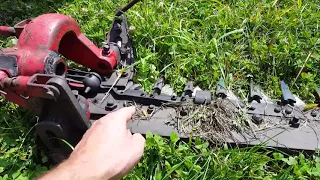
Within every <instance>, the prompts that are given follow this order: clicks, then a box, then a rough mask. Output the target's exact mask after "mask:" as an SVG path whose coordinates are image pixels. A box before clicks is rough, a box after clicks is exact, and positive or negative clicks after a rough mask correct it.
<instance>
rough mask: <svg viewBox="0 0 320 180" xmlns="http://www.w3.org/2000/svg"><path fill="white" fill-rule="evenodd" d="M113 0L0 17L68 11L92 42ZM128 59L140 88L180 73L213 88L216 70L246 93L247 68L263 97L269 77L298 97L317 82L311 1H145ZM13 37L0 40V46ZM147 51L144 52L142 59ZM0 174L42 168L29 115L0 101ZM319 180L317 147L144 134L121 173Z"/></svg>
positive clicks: (17, 8) (46, 5) (25, 4)
mask: <svg viewBox="0 0 320 180" xmlns="http://www.w3.org/2000/svg"><path fill="white" fill-rule="evenodd" d="M126 2H127V1H125V0H121V1H115V0H103V1H101V2H100V1H97V0H43V1H41V2H40V1H39V2H37V1H36V0H24V1H22V0H4V1H2V2H1V5H0V11H1V14H0V24H5V25H14V23H17V22H18V21H20V20H22V19H24V18H29V17H35V16H37V15H39V14H41V13H47V12H59V13H64V14H67V15H70V16H72V17H73V18H75V19H76V20H77V22H78V23H79V24H80V25H81V27H82V30H83V32H84V33H85V34H86V35H87V37H88V38H89V39H91V40H92V41H93V42H95V43H96V44H97V45H99V46H101V42H102V41H103V40H104V37H105V33H106V32H107V31H108V29H109V26H110V24H111V21H112V19H113V14H114V10H115V8H116V7H117V5H123V4H125V3H126ZM127 16H128V20H129V22H130V25H131V26H134V29H135V30H134V32H133V33H132V36H133V40H134V47H135V49H136V60H137V61H140V63H139V64H138V65H137V66H136V69H137V74H136V81H138V82H140V83H141V84H142V85H143V86H144V88H145V89H146V90H148V89H149V90H150V87H151V86H152V84H153V83H154V82H155V81H156V80H157V79H158V78H159V77H160V76H165V78H166V81H167V83H170V84H171V85H172V86H173V87H174V88H175V90H176V91H178V92H180V91H181V90H182V89H183V86H184V85H185V84H186V82H187V81H188V80H193V81H195V82H196V83H197V85H199V86H200V87H202V88H204V89H210V90H214V89H215V84H216V81H217V79H218V78H219V77H220V76H223V77H225V78H226V80H227V85H228V86H229V87H230V88H231V89H233V90H234V91H235V92H237V94H238V95H239V96H241V97H242V98H246V92H247V84H246V81H247V80H246V75H248V74H252V75H254V77H255V81H256V82H258V83H260V85H261V87H262V89H263V90H264V92H266V93H267V94H268V95H269V96H270V97H272V98H274V99H276V98H280V96H281V92H280V89H279V85H278V82H279V80H280V79H281V80H285V81H286V82H287V83H288V84H289V86H290V88H291V90H292V91H293V92H294V93H297V94H298V95H299V96H300V97H301V98H302V99H303V100H304V101H306V102H313V101H314V97H313V95H312V92H313V88H315V87H317V86H320V79H319V78H317V77H319V75H320V55H319V54H320V31H319V24H320V6H319V2H318V1H317V0H304V1H302V0H246V1H239V0H226V1H222V0H221V1H218V0H198V1H191V0H175V1H169V0H154V1H143V2H142V3H140V4H138V5H137V6H135V7H134V8H133V9H132V10H130V11H129V12H128V13H127ZM14 42H15V39H13V38H8V39H1V40H0V46H8V45H12V44H13V43H14ZM145 57H148V58H145ZM0 104H1V106H0V116H1V117H0V142H1V146H0V148H1V149H0V180H1V179H29V178H32V177H36V176H37V175H38V174H40V173H42V172H44V171H46V170H47V169H48V168H50V166H47V165H46V162H47V161H48V159H47V157H46V156H45V155H44V153H43V152H42V151H41V150H39V149H37V148H36V147H35V142H34V141H35V140H34V131H33V129H32V122H33V120H34V118H33V116H31V115H29V114H28V113H26V112H25V111H23V110H21V109H20V108H18V107H17V106H16V105H13V104H11V103H8V102H6V101H5V100H3V99H0ZM214 178H216V179H264V180H268V179H320V157H319V156H318V153H316V154H315V155H313V156H310V157H305V156H304V155H302V154H300V155H297V156H288V155H286V154H285V153H281V152H278V151H276V150H274V151H270V150H266V149H265V148H264V147H254V148H235V149H229V148H227V147H225V146H222V147H209V144H208V143H207V142H201V141H200V140H196V141H194V142H189V143H188V142H187V143H185V142H180V141H178V137H176V136H175V135H172V136H171V138H170V139H164V138H161V137H159V136H157V135H155V136H153V135H151V134H148V135H147V146H146V152H145V154H144V156H143V158H142V160H141V162H140V163H139V164H138V166H137V167H136V168H135V169H134V170H133V172H132V173H130V174H129V175H128V176H127V179H157V180H160V179H214Z"/></svg>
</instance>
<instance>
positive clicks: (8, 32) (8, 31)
mask: <svg viewBox="0 0 320 180" xmlns="http://www.w3.org/2000/svg"><path fill="white" fill-rule="evenodd" d="M14 35H15V30H14V28H13V27H9V26H0V36H5V37H7V36H14Z"/></svg>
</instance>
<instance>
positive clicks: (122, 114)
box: [100, 106, 136, 124]
mask: <svg viewBox="0 0 320 180" xmlns="http://www.w3.org/2000/svg"><path fill="white" fill-rule="evenodd" d="M135 112H136V108H135V107H134V106H130V107H124V108H121V109H119V110H117V111H114V112H112V113H110V114H108V115H106V116H104V117H102V118H101V119H100V120H101V121H109V122H117V123H121V124H127V122H128V121H129V120H130V119H131V117H132V116H133V115H134V113H135Z"/></svg>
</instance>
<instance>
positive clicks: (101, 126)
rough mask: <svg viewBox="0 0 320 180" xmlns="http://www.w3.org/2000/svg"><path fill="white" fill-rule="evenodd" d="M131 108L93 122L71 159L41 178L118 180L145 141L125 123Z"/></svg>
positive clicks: (136, 160)
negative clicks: (132, 132)
mask: <svg viewBox="0 0 320 180" xmlns="http://www.w3.org/2000/svg"><path fill="white" fill-rule="evenodd" d="M134 113H135V108H134V107H127V108H122V109H120V110H118V111H115V112H113V113H110V114H108V115H106V116H104V117H102V118H101V119H99V120H97V121H96V122H94V123H93V125H92V127H91V128H90V129H89V130H88V131H87V132H86V133H85V134H84V136H83V137H82V139H81V141H80V142H79V143H78V145H77V146H76V147H75V149H74V151H73V152H72V154H71V155H70V157H69V158H68V159H67V160H66V161H65V162H63V163H62V164H60V165H59V166H58V167H57V168H56V169H54V170H53V171H52V172H49V173H47V174H46V175H44V176H43V177H42V178H43V179H51V178H52V179H59V178H61V179H120V178H122V177H123V176H125V175H126V174H127V173H128V172H129V171H130V170H131V169H132V168H133V167H134V166H135V165H136V164H137V163H138V162H139V160H140V158H141V156H142V154H143V150H144V144H145V139H144V138H143V137H142V135H141V134H133V135H132V134H131V132H130V130H128V129H127V127H126V124H127V122H128V121H129V120H130V118H131V117H132V115H133V114H134Z"/></svg>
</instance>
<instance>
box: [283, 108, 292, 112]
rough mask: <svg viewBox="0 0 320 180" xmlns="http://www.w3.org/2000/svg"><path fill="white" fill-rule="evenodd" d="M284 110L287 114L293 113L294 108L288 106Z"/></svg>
mask: <svg viewBox="0 0 320 180" xmlns="http://www.w3.org/2000/svg"><path fill="white" fill-rule="evenodd" d="M284 112H285V113H286V114H291V113H292V108H289V107H288V108H286V109H285V110H284Z"/></svg>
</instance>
